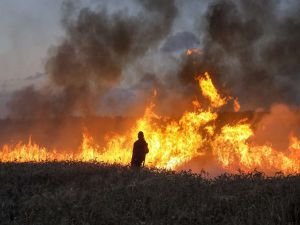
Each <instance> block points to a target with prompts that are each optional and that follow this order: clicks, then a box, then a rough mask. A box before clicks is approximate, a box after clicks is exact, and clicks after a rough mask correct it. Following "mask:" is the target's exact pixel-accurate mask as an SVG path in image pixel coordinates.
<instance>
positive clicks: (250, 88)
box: [179, 0, 300, 109]
mask: <svg viewBox="0 0 300 225" xmlns="http://www.w3.org/2000/svg"><path fill="white" fill-rule="evenodd" d="M299 9H300V4H299V3H296V2H295V1H290V2H286V1H242V0H238V1H232V0H217V1H213V2H212V3H210V5H209V7H208V10H207V12H206V15H205V18H204V22H202V23H201V25H199V27H201V29H200V32H201V34H203V40H202V42H203V43H202V44H203V55H201V56H197V57H196V56H188V57H186V56H185V57H184V60H183V64H182V68H181V70H180V71H179V79H180V80H181V82H182V83H183V84H190V83H193V82H194V76H195V74H197V73H202V72H204V71H209V72H211V73H212V74H213V75H214V79H215V80H216V82H217V84H218V85H220V86H222V87H223V88H225V89H229V90H231V93H232V94H233V95H235V96H239V99H240V100H241V103H242V106H244V109H245V108H248V109H253V108H257V107H269V106H270V105H271V104H272V103H274V102H285V103H286V104H293V105H296V104H297V105H299V103H300V96H299V91H298V86H299V84H300V78H299V73H300V64H299V62H298V59H299V57H300V47H299V41H300V32H299V31H300V29H299V28H300V14H299V13H298V12H299ZM195 62H196V63H195Z"/></svg>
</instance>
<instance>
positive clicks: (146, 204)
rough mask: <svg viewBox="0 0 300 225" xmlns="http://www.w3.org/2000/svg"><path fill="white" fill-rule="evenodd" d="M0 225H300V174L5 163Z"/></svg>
mask: <svg viewBox="0 0 300 225" xmlns="http://www.w3.org/2000/svg"><path fill="white" fill-rule="evenodd" d="M0 182H1V183H0V184H1V186H0V200H1V202H0V207H1V208H0V224H1V225H4V224H16V225H27V224H30V225H44V224H45V225H46V224H49V225H50V224H51V225H59V224H68V225H69V224H84V225H88V224H90V225H92V224H106V225H109V224H122V225H126V224H130V225H133V224H181V225H183V224H203V225H209V224H222V225H226V224H230V225H235V224H236V225H244V224H247V225H248V224H261V225H273V224H282V225H288V224H290V225H291V224H293V225H296V224H297V225H299V224H300V176H299V175H294V176H283V175H281V174H278V175H277V176H275V177H265V176H264V175H263V174H261V173H258V172H253V173H251V174H243V173H241V174H238V175H228V174H224V175H222V176H219V177H217V178H215V179H207V178H206V177H205V174H200V175H199V174H198V175H196V174H192V173H190V172H181V173H175V172H170V171H162V170H150V169H142V170H132V169H130V168H128V167H120V166H109V165H103V164H96V163H95V164H93V163H67V162H66V163H44V164H34V163H25V164H14V163H7V164H0Z"/></svg>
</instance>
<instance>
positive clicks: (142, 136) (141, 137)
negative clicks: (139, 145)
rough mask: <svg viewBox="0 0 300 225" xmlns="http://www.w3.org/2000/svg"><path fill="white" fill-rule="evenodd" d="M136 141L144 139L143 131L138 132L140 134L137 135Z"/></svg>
mask: <svg viewBox="0 0 300 225" xmlns="http://www.w3.org/2000/svg"><path fill="white" fill-rule="evenodd" d="M138 139H139V140H141V139H144V133H143V131H140V132H139V133H138Z"/></svg>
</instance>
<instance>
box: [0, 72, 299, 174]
mask: <svg viewBox="0 0 300 225" xmlns="http://www.w3.org/2000/svg"><path fill="white" fill-rule="evenodd" d="M197 79H198V81H199V86H200V89H201V92H202V95H203V96H204V97H205V98H207V99H208V100H209V102H210V105H209V106H208V107H207V108H203V107H202V104H200V102H199V101H197V100H196V101H193V102H192V104H193V105H194V108H195V109H194V111H188V112H185V113H184V114H183V115H182V116H181V118H179V119H178V120H170V119H167V118H164V117H162V116H159V115H157V114H156V113H155V112H154V108H155V105H154V104H153V103H151V104H150V105H149V106H148V107H147V108H146V110H145V113H144V115H143V116H142V117H141V118H140V119H138V120H137V121H136V124H135V125H134V126H133V127H132V128H131V129H130V130H129V131H128V132H127V133H126V134H124V135H118V134H115V135H112V136H110V137H108V138H107V141H106V144H105V146H104V147H100V146H98V145H97V144H95V142H94V140H93V137H92V136H90V135H88V134H87V132H84V133H83V141H82V144H81V146H80V149H79V152H78V153H76V154H75V153H73V154H69V153H63V152H58V151H55V150H53V151H50V150H48V149H46V148H43V147H40V146H38V145H37V144H34V143H32V142H31V139H30V140H29V142H28V143H27V144H21V143H18V144H17V145H15V146H8V145H4V146H3V147H2V149H1V151H0V162H11V161H17V162H28V161H36V162H42V161H53V160H57V161H62V160H73V161H91V160H94V161H99V162H105V163H118V164H121V165H127V164H129V162H130V159H131V154H132V144H133V142H134V141H135V139H136V135H137V133H138V131H140V130H142V131H143V132H144V133H145V138H146V140H147V142H148V145H149V149H150V152H149V154H148V155H147V158H146V165H147V166H150V167H157V168H166V169H176V168H179V167H180V166H182V165H183V164H185V163H187V162H189V161H190V160H192V159H194V158H196V157H205V156H206V155H209V154H212V155H213V157H214V159H215V160H216V161H217V163H218V164H219V165H220V166H221V167H222V168H223V169H224V170H226V171H230V172H234V171H236V170H237V169H242V170H244V171H251V170H254V169H258V170H261V171H264V172H267V173H269V172H277V171H282V172H284V173H286V174H289V173H299V172H300V153H299V152H300V140H299V139H298V138H297V137H296V136H291V137H290V145H289V148H288V149H287V150H286V152H284V153H283V152H280V151H277V150H276V149H273V148H272V146H271V145H259V146H257V145H255V144H253V143H251V141H250V138H251V137H253V136H254V135H255V134H254V131H253V130H252V128H251V125H250V124H249V123H248V122H247V120H241V121H240V122H239V123H237V124H231V125H229V124H226V125H224V126H223V127H221V129H218V130H217V129H216V127H217V126H216V120H217V118H218V114H217V110H218V108H220V107H222V106H224V105H225V104H226V103H227V102H228V99H230V98H231V97H229V98H224V97H221V95H220V94H219V93H218V91H217V89H216V88H215V86H214V85H213V82H212V80H211V78H210V75H209V74H208V73H205V74H204V75H203V76H199V77H198V78H197ZM155 92H156V91H155ZM154 95H156V93H154ZM236 102H237V100H236ZM236 104H238V102H237V103H236ZM238 106H239V104H238ZM238 108H239V107H238Z"/></svg>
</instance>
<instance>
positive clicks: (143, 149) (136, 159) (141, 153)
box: [131, 131, 149, 167]
mask: <svg viewBox="0 0 300 225" xmlns="http://www.w3.org/2000/svg"><path fill="white" fill-rule="evenodd" d="M148 152H149V149H148V144H147V142H146V141H145V138H144V133H143V132H142V131H140V132H139V133H138V140H137V141H136V142H134V144H133V151H132V158H131V166H132V167H141V166H144V163H145V158H146V154H147V153H148Z"/></svg>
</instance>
